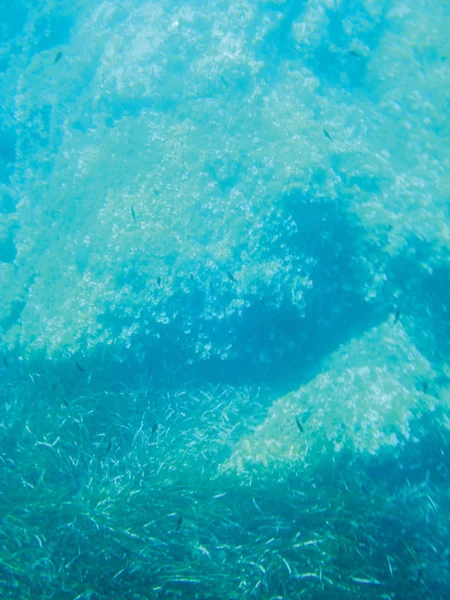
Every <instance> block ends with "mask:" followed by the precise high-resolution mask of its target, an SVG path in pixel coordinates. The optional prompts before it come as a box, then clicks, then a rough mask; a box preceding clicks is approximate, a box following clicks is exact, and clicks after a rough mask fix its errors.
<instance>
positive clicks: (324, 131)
mask: <svg viewBox="0 0 450 600" xmlns="http://www.w3.org/2000/svg"><path fill="white" fill-rule="evenodd" d="M323 135H324V136H325V137H326V138H328V139H329V140H330V142H332V141H333V138H332V137H331V135H330V134H329V133H328V131H327V130H326V129H324V130H323Z"/></svg>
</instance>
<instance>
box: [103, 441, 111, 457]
mask: <svg viewBox="0 0 450 600" xmlns="http://www.w3.org/2000/svg"><path fill="white" fill-rule="evenodd" d="M111 448H112V441H111V440H109V442H108V445H107V446H106V450H105V452H106V454H108V453H109V451H110V450H111Z"/></svg>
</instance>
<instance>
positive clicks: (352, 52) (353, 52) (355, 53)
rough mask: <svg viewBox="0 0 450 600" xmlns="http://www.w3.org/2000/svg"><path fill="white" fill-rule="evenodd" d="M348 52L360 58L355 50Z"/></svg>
mask: <svg viewBox="0 0 450 600" xmlns="http://www.w3.org/2000/svg"><path fill="white" fill-rule="evenodd" d="M348 53H349V54H350V55H351V56H357V57H358V58H360V56H361V54H359V52H356V50H349V51H348Z"/></svg>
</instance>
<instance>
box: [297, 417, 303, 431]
mask: <svg viewBox="0 0 450 600" xmlns="http://www.w3.org/2000/svg"><path fill="white" fill-rule="evenodd" d="M295 423H296V424H297V428H298V430H299V431H300V433H303V432H304V429H303V425H302V424H301V423H300V419H299V418H298V417H295Z"/></svg>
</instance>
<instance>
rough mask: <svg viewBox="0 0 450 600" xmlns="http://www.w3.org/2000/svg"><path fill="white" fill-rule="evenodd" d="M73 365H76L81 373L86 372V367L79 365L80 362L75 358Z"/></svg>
mask: <svg viewBox="0 0 450 600" xmlns="http://www.w3.org/2000/svg"><path fill="white" fill-rule="evenodd" d="M75 366H76V367H77V369H78V370H79V371H81V372H82V373H86V369H85V368H84V367H82V366H81V365H80V363H79V362H78V361H77V360H76V361H75Z"/></svg>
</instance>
